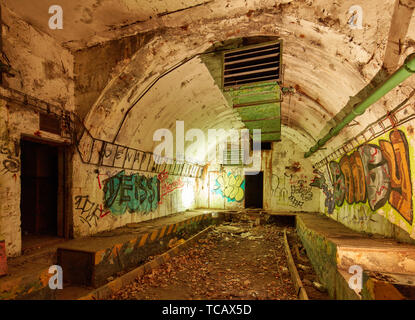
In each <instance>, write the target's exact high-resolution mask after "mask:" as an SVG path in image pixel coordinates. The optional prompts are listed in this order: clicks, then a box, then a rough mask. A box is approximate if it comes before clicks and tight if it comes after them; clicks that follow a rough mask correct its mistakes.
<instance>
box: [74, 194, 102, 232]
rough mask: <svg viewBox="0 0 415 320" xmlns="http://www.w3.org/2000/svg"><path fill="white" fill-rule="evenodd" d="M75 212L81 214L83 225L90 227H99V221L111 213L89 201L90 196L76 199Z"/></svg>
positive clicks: (100, 205)
mask: <svg viewBox="0 0 415 320" xmlns="http://www.w3.org/2000/svg"><path fill="white" fill-rule="evenodd" d="M75 210H77V211H78V212H79V218H80V220H81V221H82V223H86V224H88V226H89V227H92V226H97V225H98V220H100V219H102V218H104V217H105V216H107V215H108V214H109V213H110V211H109V210H104V209H103V207H102V204H98V203H96V202H93V201H91V200H89V196H81V195H79V196H76V197H75Z"/></svg>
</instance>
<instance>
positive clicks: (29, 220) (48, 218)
mask: <svg viewBox="0 0 415 320" xmlns="http://www.w3.org/2000/svg"><path fill="white" fill-rule="evenodd" d="M58 164H59V148H58V147H56V146H51V145H48V144H43V143H37V142H33V141H28V140H21V165H22V167H21V170H22V172H21V203H20V209H21V230H22V242H23V246H22V249H23V250H24V249H25V248H26V249H27V247H28V245H30V246H33V245H35V246H36V245H40V244H41V243H43V242H44V241H45V240H50V239H51V238H56V237H57V236H58V235H60V236H61V235H62V232H61V230H58V224H60V223H58V217H59V216H58V188H59V173H58V171H59V167H58ZM59 220H61V219H59ZM60 227H61V226H60Z"/></svg>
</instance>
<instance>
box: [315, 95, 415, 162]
mask: <svg viewBox="0 0 415 320" xmlns="http://www.w3.org/2000/svg"><path fill="white" fill-rule="evenodd" d="M414 95H415V89H414V90H413V91H412V92H411V94H410V95H409V97H408V98H407V99H405V100H404V101H403V102H402V103H400V104H399V105H398V106H397V107H396V108H395V109H394V110H392V111H390V112H388V113H387V114H385V115H384V116H382V117H381V118H380V119H378V120H376V121H375V122H373V123H371V124H370V125H368V126H367V127H366V128H365V129H364V130H363V131H361V132H360V133H359V134H358V135H356V136H355V137H353V138H352V139H350V140H348V141H347V142H346V143H344V144H343V145H342V146H341V147H340V148H338V149H336V150H335V151H333V152H332V153H330V154H329V155H328V156H326V157H324V158H323V159H322V160H320V161H318V162H316V163H315V164H314V167H315V168H317V169H318V168H321V167H323V166H325V165H327V164H328V163H329V162H330V161H333V160H336V159H338V158H340V157H341V156H343V155H344V154H346V153H348V152H350V151H352V150H354V149H356V148H357V147H359V146H360V145H362V144H364V143H367V142H368V141H370V140H373V139H375V138H377V137H380V136H381V135H383V134H385V133H386V132H388V131H390V130H391V129H393V128H395V127H398V126H401V125H403V124H405V123H406V122H408V121H411V120H413V119H415V112H412V113H410V112H408V108H409V107H410V106H413V109H414V110H415V103H413V104H411V103H407V102H408V101H409V100H410V99H411V98H412V96H414Z"/></svg>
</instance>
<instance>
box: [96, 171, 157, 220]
mask: <svg viewBox="0 0 415 320" xmlns="http://www.w3.org/2000/svg"><path fill="white" fill-rule="evenodd" d="M103 183H104V189H103V191H104V205H105V208H108V209H109V210H110V211H111V212H112V213H113V214H114V215H122V214H124V213H125V212H126V211H127V210H128V211H129V212H130V213H132V212H138V211H139V212H144V213H148V212H150V211H154V210H156V209H157V206H158V201H159V194H160V193H159V190H160V184H159V180H158V179H157V176H153V177H146V176H142V175H139V174H138V173H134V174H131V175H126V174H125V173H124V170H122V171H120V172H119V173H117V174H116V175H115V176H113V177H111V178H108V179H106V180H104V181H103Z"/></svg>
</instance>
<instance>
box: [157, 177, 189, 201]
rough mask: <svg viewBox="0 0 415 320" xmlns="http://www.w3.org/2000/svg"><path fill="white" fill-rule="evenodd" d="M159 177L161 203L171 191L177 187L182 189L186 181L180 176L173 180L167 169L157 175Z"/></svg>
mask: <svg viewBox="0 0 415 320" xmlns="http://www.w3.org/2000/svg"><path fill="white" fill-rule="evenodd" d="M157 178H158V179H159V181H160V200H159V204H161V203H162V201H163V198H164V197H165V196H166V195H167V194H169V193H170V192H173V191H174V190H177V189H182V188H183V187H184V182H183V181H182V178H179V179H177V180H172V179H171V178H169V173H168V172H166V171H163V172H161V173H159V174H158V175H157Z"/></svg>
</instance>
